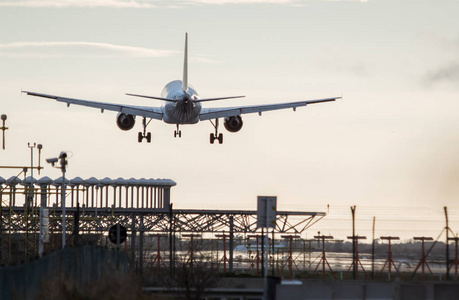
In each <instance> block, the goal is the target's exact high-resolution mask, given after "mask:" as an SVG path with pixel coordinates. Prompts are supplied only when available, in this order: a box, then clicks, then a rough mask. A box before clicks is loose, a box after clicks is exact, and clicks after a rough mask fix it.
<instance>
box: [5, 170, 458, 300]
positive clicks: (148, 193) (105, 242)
mask: <svg viewBox="0 0 459 300" xmlns="http://www.w3.org/2000/svg"><path fill="white" fill-rule="evenodd" d="M21 175H23V178H21ZM175 185H176V183H175V182H174V181H172V180H170V179H134V178H131V179H123V178H118V179H110V178H104V179H97V178H94V177H92V178H88V179H82V178H79V177H77V178H73V179H70V180H68V179H65V180H64V179H63V178H62V177H61V178H57V179H51V178H49V177H42V178H39V179H32V178H31V177H26V176H25V174H24V173H20V174H19V176H11V177H10V178H7V179H5V178H2V177H0V200H1V210H0V213H1V216H0V217H1V226H0V230H1V231H0V264H1V266H2V267H3V268H10V269H11V268H15V267H17V268H19V266H21V265H27V264H31V263H32V264H33V263H34V262H35V261H40V259H37V258H38V257H39V254H40V252H39V248H40V243H39V236H40V209H43V208H44V209H46V210H47V214H45V215H46V216H47V221H46V222H45V223H44V224H47V225H46V228H43V226H45V225H43V226H42V230H43V231H42V232H43V235H45V236H44V239H43V240H44V241H45V243H43V248H42V251H43V255H44V257H47V256H49V255H55V254H53V253H56V251H57V252H58V251H62V250H61V248H62V244H63V242H62V229H63V227H65V229H66V235H65V236H66V237H65V245H66V248H78V247H80V248H81V247H82V246H85V245H86V246H88V245H90V246H92V247H103V248H108V249H115V250H116V249H117V251H120V252H122V254H123V255H124V256H125V257H126V262H127V263H128V265H129V269H130V270H131V271H134V272H135V273H136V274H137V275H138V276H140V278H141V279H142V282H143V283H144V286H145V290H146V291H147V292H148V293H151V294H155V293H158V292H161V293H165V292H168V291H169V292H171V293H173V294H178V295H180V293H181V292H183V291H188V292H189V291H193V292H196V291H199V290H200V288H203V287H202V285H205V289H206V290H207V291H208V292H211V294H212V295H214V296H215V299H217V298H219V297H223V296H231V295H233V296H234V297H236V298H238V299H248V298H250V299H261V295H262V294H263V283H264V281H263V279H262V277H263V274H264V261H263V259H264V255H263V252H264V251H268V253H269V256H268V273H269V275H271V276H276V277H278V278H282V279H284V280H299V281H297V282H296V283H295V284H293V285H291V284H287V285H281V284H278V287H279V289H278V291H277V294H278V295H279V298H278V299H284V298H285V297H284V296H282V295H288V294H291V293H297V294H298V295H302V294H304V293H305V291H306V290H307V291H308V292H309V293H310V295H313V294H314V293H315V294H314V295H316V296H317V298H314V297H313V298H307V297H306V296H305V297H304V299H340V295H350V294H346V292H345V291H346V290H347V289H346V288H345V287H343V286H342V285H341V283H340V282H351V280H353V281H352V282H354V283H353V285H354V286H355V288H352V291H353V292H354V294H355V295H358V298H361V296H362V295H370V293H373V292H374V295H375V296H374V297H376V298H375V299H379V298H378V295H379V296H381V295H386V296H387V298H385V297H386V296H384V297H383V298H381V299H396V298H397V297H398V296H393V295H405V294H410V293H411V294H413V293H414V294H415V295H419V294H421V295H425V296H426V297H424V298H416V299H441V298H438V297H436V296H435V295H442V291H444V289H447V290H448V291H449V292H448V293H456V292H457V291H458V286H459V285H458V284H457V283H458V280H459V276H458V268H459V260H458V250H457V249H458V247H457V244H458V238H457V237H456V238H454V237H453V238H450V241H451V244H449V247H446V243H441V242H438V241H432V240H429V239H427V238H424V237H423V238H422V239H421V240H422V241H419V242H416V243H412V244H403V245H402V244H392V245H390V243H387V242H386V241H390V240H391V239H390V238H389V239H388V237H384V238H383V239H380V240H379V242H376V243H373V245H372V244H360V245H358V239H357V238H354V239H352V240H356V241H357V243H352V242H351V241H338V240H334V239H332V238H330V239H328V237H327V236H318V237H317V238H315V239H304V238H302V235H301V234H302V233H304V232H306V230H307V229H309V228H310V227H311V226H312V225H314V224H316V223H317V222H318V221H320V220H321V219H322V218H324V217H325V216H326V214H325V213H323V212H288V211H287V212H286V211H284V212H283V211H279V212H277V218H276V225H275V229H274V230H272V231H271V230H270V232H269V234H270V237H271V238H270V239H269V241H268V245H264V244H263V243H264V241H263V240H264V239H262V238H261V237H262V230H261V229H259V228H257V215H256V211H244V210H189V209H174V208H173V205H172V201H171V189H172V188H173V187H174V186H175ZM62 186H65V193H64V194H65V201H63V198H62ZM62 203H65V210H63V207H62ZM63 211H65V219H64V220H65V221H63V215H64V214H63ZM45 219H46V218H45ZM63 222H65V223H63ZM63 224H65V226H63ZM115 224H120V225H121V226H122V227H124V228H125V229H126V230H127V235H126V239H124V238H123V240H122V241H121V240H119V241H120V243H118V245H116V244H114V243H113V242H111V241H110V238H109V229H110V228H111V227H112V226H114V225H115ZM303 236H304V235H303ZM421 245H422V249H421ZM445 249H449V251H450V252H449V253H450V254H451V255H449V258H448V260H446V259H445V255H444V253H445ZM82 251H83V250H82ZM84 251H88V250H84ZM91 251H93V252H94V251H95V250H91ZM447 251H448V250H447ZM446 253H448V252H446ZM110 255H111V254H110ZM359 255H360V256H359ZM429 255H430V256H429ZM124 256H123V257H124ZM452 257H454V259H453V258H452ZM445 261H448V262H447V263H446V264H445ZM356 265H357V267H355V266H356ZM124 267H125V266H124V265H123V268H124ZM10 269H8V270H10ZM4 270H5V269H4ZM11 270H12V269H11ZM47 270H49V268H48V269H47ZM88 270H91V268H90V267H88ZM26 273H27V272H26ZM207 275H210V276H207ZM206 276H207V277H206ZM238 277H243V278H244V279H242V278H238ZM194 278H199V282H197V281H193V280H192V279H194ZM206 278H207V279H206ZM203 279H206V280H203ZM217 279H218V280H217ZM180 280H181V281H180ZM228 280H229V281H228ZM238 280H239V281H238ZM446 280H448V282H446ZM399 281H402V282H411V283H409V284H408V285H403V286H401V285H400V284H396V283H394V282H399ZM184 282H187V283H186V284H185V283H184ZM235 282H236V283H235ZM250 282H253V284H252V283H250ZM286 282H287V283H288V281H286ZM359 282H360V283H359ZM371 282H374V283H371ZM384 282H385V283H386V284H383V283H384ZM415 282H421V283H420V284H418V285H413V284H412V283H415ZM442 283H445V284H446V283H447V284H446V285H444V284H442ZM200 285H201V286H200ZM311 291H315V292H314V293H313V294H311ZM330 291H331V292H330ZM407 291H408V292H407ZM410 291H412V292H410ZM423 291H424V292H423ZM354 294H352V295H354ZM372 295H373V294H372ZM390 295H392V296H390ZM448 295H449V294H448ZM322 296H323V297H322ZM185 298H187V297H185ZM351 298H352V297H351ZM367 298H368V299H371V298H372V297H367ZM364 299H365V298H364ZM400 299H408V298H400ZM413 299H414V298H413Z"/></svg>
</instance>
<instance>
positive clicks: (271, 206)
mask: <svg viewBox="0 0 459 300" xmlns="http://www.w3.org/2000/svg"><path fill="white" fill-rule="evenodd" d="M276 204H277V197H275V196H274V197H267V196H258V207H257V228H262V230H263V228H266V235H265V236H263V239H264V241H265V242H264V243H263V245H262V251H263V252H264V274H263V276H264V277H265V292H264V296H263V299H265V300H266V299H269V296H270V295H269V294H270V292H268V290H272V289H270V288H269V287H268V251H267V249H269V233H268V228H273V230H274V229H275V228H276V217H277V209H276ZM273 243H274V240H273Z"/></svg>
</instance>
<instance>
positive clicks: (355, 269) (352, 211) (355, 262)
mask: <svg viewBox="0 0 459 300" xmlns="http://www.w3.org/2000/svg"><path fill="white" fill-rule="evenodd" d="M351 213H352V261H353V264H354V272H353V273H354V279H357V272H358V268H359V266H358V265H357V258H356V255H355V243H356V239H355V205H354V206H351Z"/></svg>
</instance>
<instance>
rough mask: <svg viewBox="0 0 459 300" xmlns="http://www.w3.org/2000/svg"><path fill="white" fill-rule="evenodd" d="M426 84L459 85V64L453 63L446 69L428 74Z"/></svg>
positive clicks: (425, 77)
mask: <svg viewBox="0 0 459 300" xmlns="http://www.w3.org/2000/svg"><path fill="white" fill-rule="evenodd" d="M423 81H424V82H425V83H427V84H437V83H456V84H457V83H459V63H451V64H449V65H447V66H445V67H442V68H438V69H437V70H433V71H430V72H428V73H427V74H426V75H425V76H424V80H423Z"/></svg>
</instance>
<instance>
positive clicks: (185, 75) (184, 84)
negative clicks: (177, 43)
mask: <svg viewBox="0 0 459 300" xmlns="http://www.w3.org/2000/svg"><path fill="white" fill-rule="evenodd" d="M182 89H183V91H184V92H186V91H187V90H188V32H187V33H186V34H185V58H184V59H183V80H182Z"/></svg>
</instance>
